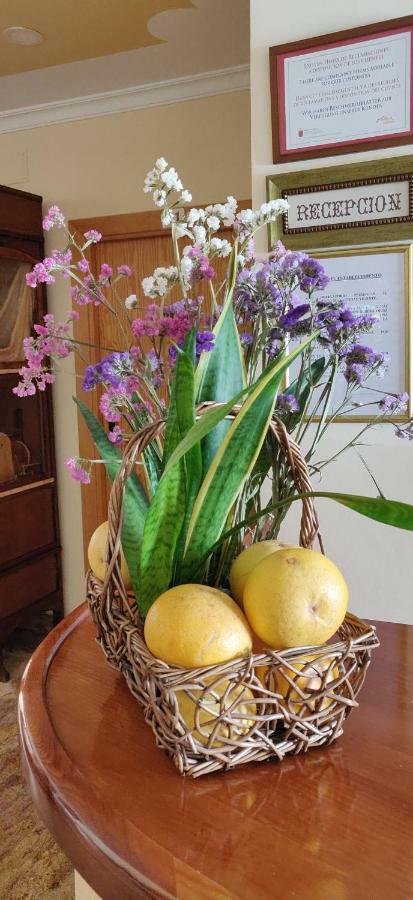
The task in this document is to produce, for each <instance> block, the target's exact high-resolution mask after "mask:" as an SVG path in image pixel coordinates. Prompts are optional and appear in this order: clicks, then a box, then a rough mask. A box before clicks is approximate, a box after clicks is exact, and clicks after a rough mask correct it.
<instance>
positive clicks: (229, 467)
mask: <svg viewBox="0 0 413 900" xmlns="http://www.w3.org/2000/svg"><path fill="white" fill-rule="evenodd" d="M314 337H315V334H314V335H310V337H308V338H307V339H306V340H305V341H303V343H302V344H300V346H299V347H296V348H295V350H293V351H292V352H291V353H290V354H289V355H288V356H286V357H284V358H283V359H281V360H278V361H277V362H276V363H274V364H273V365H272V366H270V367H269V368H268V369H267V370H266V371H265V372H264V373H263V375H261V377H260V378H259V379H258V381H257V383H256V384H255V386H254V387H253V389H252V391H251V392H250V394H249V396H248V398H247V400H246V401H245V403H244V404H243V406H242V409H241V411H240V412H239V413H238V415H237V417H236V419H235V420H234V421H233V422H232V424H231V427H230V429H229V431H228V433H227V435H226V437H225V439H224V441H223V443H222V444H221V447H220V449H219V451H218V453H217V454H216V456H215V458H214V460H213V462H212V465H211V466H210V469H209V470H208V472H207V475H206V477H205V478H204V481H203V483H202V485H201V489H200V491H199V494H198V497H197V499H196V502H195V505H194V509H193V512H192V516H191V520H190V523H189V526H188V534H187V538H186V545H185V554H184V564H183V568H182V574H183V576H185V577H186V579H187V580H190V577H191V572H192V571H193V569H194V568H196V567H197V564H198V561H199V559H200V557H202V555H203V553H204V551H205V547H208V546H210V545H211V544H213V543H214V541H216V540H217V538H218V537H219V535H220V534H221V532H222V530H223V528H224V527H225V523H226V521H227V517H228V514H229V512H230V510H231V507H232V506H233V504H234V502H235V500H236V498H237V496H238V494H239V492H240V490H241V488H242V486H243V484H244V483H245V480H246V478H247V477H248V474H249V473H250V472H251V469H252V468H253V466H254V463H255V461H256V459H257V457H258V454H259V452H260V449H261V447H262V444H263V442H264V439H265V436H266V433H267V430H268V425H269V422H270V419H271V416H272V413H273V409H274V403H275V398H276V395H277V391H278V388H279V386H280V383H281V379H282V377H283V375H284V373H285V371H286V369H287V368H288V367H289V366H290V365H291V363H292V362H293V361H294V359H296V358H297V357H298V356H299V355H300V354H301V353H302V352H303V350H304V349H305V348H306V347H307V346H309V344H310V343H311V341H312V340H313V339H314Z"/></svg>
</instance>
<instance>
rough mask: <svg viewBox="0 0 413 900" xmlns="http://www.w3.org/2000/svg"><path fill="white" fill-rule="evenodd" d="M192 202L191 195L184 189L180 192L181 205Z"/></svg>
mask: <svg viewBox="0 0 413 900" xmlns="http://www.w3.org/2000/svg"><path fill="white" fill-rule="evenodd" d="M191 200H192V194H190V193H189V191H187V190H186V189H185V190H183V191H182V194H181V203H190V202H191Z"/></svg>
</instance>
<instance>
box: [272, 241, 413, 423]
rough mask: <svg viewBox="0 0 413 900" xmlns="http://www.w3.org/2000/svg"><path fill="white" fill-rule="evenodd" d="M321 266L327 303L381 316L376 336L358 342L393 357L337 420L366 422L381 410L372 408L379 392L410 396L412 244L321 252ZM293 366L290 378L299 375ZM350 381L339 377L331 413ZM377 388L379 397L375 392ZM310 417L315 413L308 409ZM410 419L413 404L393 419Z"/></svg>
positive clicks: (374, 332)
mask: <svg viewBox="0 0 413 900" xmlns="http://www.w3.org/2000/svg"><path fill="white" fill-rule="evenodd" d="M313 255H314V256H315V257H316V258H317V259H320V261H321V262H322V264H323V266H324V268H325V270H326V273H327V275H328V276H329V278H330V283H329V284H328V285H327V287H326V289H325V290H324V291H323V292H322V297H323V299H324V300H345V301H346V303H347V304H348V306H349V307H350V309H351V311H352V312H353V313H355V314H357V315H360V314H363V313H369V314H371V313H373V314H378V316H379V317H380V318H379V322H378V323H377V325H376V326H375V328H374V330H373V331H372V332H369V333H367V334H366V335H362V336H361V337H360V340H359V343H361V344H367V345H368V346H369V347H372V348H373V350H375V351H377V352H387V353H389V354H390V365H389V367H388V370H387V371H386V373H385V375H384V376H382V377H379V376H372V377H371V378H369V381H368V384H369V387H370V388H373V390H369V389H367V388H360V389H359V390H357V392H356V393H355V395H354V400H356V401H357V403H358V404H361V405H360V406H353V405H352V404H351V403H349V404H347V405H344V406H343V407H342V411H341V415H340V416H339V417H338V419H337V421H347V422H349V421H357V422H363V421H365V422H368V421H370V420H371V419H372V418H373V417H374V414H375V413H376V412H377V406H374V405H370V404H371V403H372V401H373V402H374V401H375V400H377V399H380V396H381V392H384V393H389V394H403V393H404V392H407V393H409V394H410V395H411V365H410V362H411V320H410V302H411V277H412V273H411V266H412V248H411V246H406V245H399V246H394V247H370V248H363V247H358V248H356V249H354V250H342V251H334V252H333V251H332V252H329V251H327V252H320V253H314V254H313ZM320 296H321V294H320ZM296 375H297V372H296V367H295V368H294V367H292V370H291V371H290V374H289V380H290V379H291V380H293V379H294V377H296ZM346 387H347V382H346V381H345V379H344V376H343V375H341V376H339V377H338V378H337V382H336V387H335V390H334V395H333V398H332V403H331V409H330V412H332V411H333V410H336V409H338V408H339V407H341V405H342V404H343V402H344V398H345V393H346ZM374 390H377V391H379V392H380V393H378V394H375V393H374ZM309 412H310V413H311V410H310V411H309ZM411 415H412V404H411V401H410V404H409V408H408V410H407V411H406V413H404V414H403V415H395V416H389V418H391V420H392V421H407V420H408V419H409V418H410V416H411Z"/></svg>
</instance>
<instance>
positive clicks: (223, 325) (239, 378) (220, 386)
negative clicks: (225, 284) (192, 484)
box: [195, 303, 246, 474]
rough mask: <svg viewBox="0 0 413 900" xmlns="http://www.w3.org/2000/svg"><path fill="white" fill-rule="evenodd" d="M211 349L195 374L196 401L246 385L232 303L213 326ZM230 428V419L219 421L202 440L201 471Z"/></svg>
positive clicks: (226, 397)
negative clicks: (200, 369) (228, 420)
mask: <svg viewBox="0 0 413 900" xmlns="http://www.w3.org/2000/svg"><path fill="white" fill-rule="evenodd" d="M214 334H215V342H214V347H213V349H212V350H211V351H210V352H209V353H208V354H206V353H205V354H204V356H206V357H207V359H206V362H205V364H204V365H203V369H202V378H201V377H198V379H197V375H198V371H199V366H198V369H197V371H196V375H195V383H196V386H197V394H196V402H197V403H202V401H204V400H210V401H214V400H219V401H224V400H230V399H231V397H233V396H234V395H235V394H237V393H238V392H239V391H241V390H242V389H243V388H245V386H246V377H245V366H244V359H243V353H242V348H241V343H240V339H239V334H238V329H237V324H236V321H235V316H234V310H233V307H232V304H231V303H228V304H227V306H226V309H225V310H224V311H223V312H222V314H221V316H220V317H219V319H218V322H217V324H216V326H215V328H214ZM229 427H230V422H221V423H220V424H219V425H217V426H216V428H214V429H213V430H212V431H210V432H209V433H208V434H207V435H206V436H205V438H204V439H203V441H202V459H203V471H204V474H205V473H206V472H207V471H208V469H209V467H210V465H211V463H212V460H213V459H214V456H215V454H216V453H217V452H218V449H219V447H220V445H221V444H222V441H223V440H224V437H225V435H226V433H227V431H228V429H229Z"/></svg>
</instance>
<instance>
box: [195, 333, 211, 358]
mask: <svg viewBox="0 0 413 900" xmlns="http://www.w3.org/2000/svg"><path fill="white" fill-rule="evenodd" d="M214 342H215V335H214V333H213V332H212V331H197V333H196V355H197V356H200V355H201V353H209V352H210V351H211V350H213V349H214Z"/></svg>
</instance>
